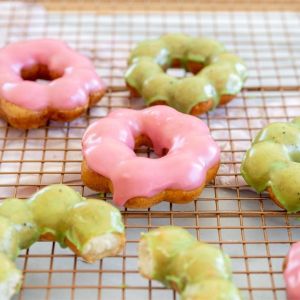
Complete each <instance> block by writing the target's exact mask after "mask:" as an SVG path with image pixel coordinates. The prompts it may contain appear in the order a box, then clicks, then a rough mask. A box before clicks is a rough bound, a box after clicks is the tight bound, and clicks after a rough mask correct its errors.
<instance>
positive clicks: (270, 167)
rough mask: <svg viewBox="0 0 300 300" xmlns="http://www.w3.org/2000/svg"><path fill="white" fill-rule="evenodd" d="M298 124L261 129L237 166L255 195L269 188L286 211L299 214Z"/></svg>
mask: <svg viewBox="0 0 300 300" xmlns="http://www.w3.org/2000/svg"><path fill="white" fill-rule="evenodd" d="M299 162H300V123H299V122H298V121H296V120H295V121H294V122H291V123H272V124H269V125H268V126H266V127H265V128H264V129H262V130H261V131H260V132H259V133H258V135H257V136H256V138H255V139H254V141H253V142H252V145H251V148H250V149H249V150H248V151H247V153H246V155H245V157H244V159H243V162H242V166H241V173H242V176H243V177H244V179H245V180H246V182H247V183H248V184H249V185H251V186H252V187H253V188H254V189H255V190H256V191H257V192H262V191H264V190H265V189H267V188H271V189H272V192H273V194H274V196H275V198H276V199H277V200H278V201H279V202H280V203H281V205H282V206H283V207H284V208H285V209H286V210H287V211H288V212H298V211H300V177H299V176H298V173H299V174H300V164H299Z"/></svg>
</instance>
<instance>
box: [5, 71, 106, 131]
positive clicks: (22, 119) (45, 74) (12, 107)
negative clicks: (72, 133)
mask: <svg viewBox="0 0 300 300" xmlns="http://www.w3.org/2000/svg"><path fill="white" fill-rule="evenodd" d="M21 76H22V78H23V79H24V80H36V79H46V80H54V79H56V78H58V77H60V74H57V73H54V72H50V71H48V68H47V67H46V66H44V65H33V66H31V67H30V68H26V69H22V71H21ZM104 94H105V90H101V91H95V92H92V93H91V94H90V95H89V101H88V103H87V104H86V105H84V106H80V107H76V108H74V109H70V110H59V109H50V108H47V109H44V110H41V111H34V110H30V109H27V108H24V107H21V106H19V105H16V104H14V103H11V102H9V101H7V100H6V99H4V98H0V117H1V118H3V119H5V120H6V121H7V122H8V123H9V124H10V125H11V126H13V127H15V128H20V129H31V128H39V127H41V126H44V125H45V124H46V123H47V121H48V120H54V121H62V122H68V121H72V120H74V119H76V118H77V117H79V116H80V115H81V114H82V113H84V112H85V111H86V110H87V109H88V108H89V107H91V106H93V105H95V104H96V103H97V102H98V101H99V100H100V99H101V98H102V97H103V95H104ZM37 101H39V99H37Z"/></svg>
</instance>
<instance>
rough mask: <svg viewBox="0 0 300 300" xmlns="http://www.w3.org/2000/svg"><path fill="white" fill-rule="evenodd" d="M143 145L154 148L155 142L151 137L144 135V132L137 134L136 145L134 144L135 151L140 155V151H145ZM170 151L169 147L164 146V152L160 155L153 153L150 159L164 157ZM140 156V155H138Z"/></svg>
mask: <svg viewBox="0 0 300 300" xmlns="http://www.w3.org/2000/svg"><path fill="white" fill-rule="evenodd" d="M143 147H147V148H153V143H152V141H151V139H150V138H149V137H148V136H146V135H144V134H141V135H139V136H137V137H136V138H135V145H134V150H135V153H136V154H137V155H138V154H139V153H144V151H143V149H141V148H143ZM168 152H169V149H167V148H163V149H162V153H161V155H160V156H158V155H156V153H153V154H154V155H152V156H151V157H149V158H150V159H156V158H160V157H163V156H165V155H167V154H168ZM138 156H139V155H138Z"/></svg>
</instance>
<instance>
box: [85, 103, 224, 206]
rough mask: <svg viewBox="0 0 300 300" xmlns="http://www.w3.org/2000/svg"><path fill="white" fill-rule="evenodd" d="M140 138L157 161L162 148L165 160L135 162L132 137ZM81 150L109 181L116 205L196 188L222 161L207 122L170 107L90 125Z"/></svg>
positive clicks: (125, 112) (121, 113) (116, 114)
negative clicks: (149, 143)
mask: <svg viewBox="0 0 300 300" xmlns="http://www.w3.org/2000/svg"><path fill="white" fill-rule="evenodd" d="M141 135H146V136H147V137H148V138H149V139H150V140H151V141H152V144H153V148H154V151H155V153H156V154H157V155H158V156H162V154H163V152H164V150H165V149H168V153H167V155H165V156H163V157H160V158H158V159H150V158H146V157H137V156H136V154H135V152H134V145H135V138H136V137H138V136H141ZM82 147H83V148H82V149H83V156H84V159H85V160H86V162H87V165H88V167H89V168H91V169H92V170H93V171H95V172H97V173H98V174H100V175H102V176H104V177H107V178H109V179H110V180H111V181H112V184H113V191H114V192H113V200H114V202H115V203H116V204H118V205H124V204H125V203H126V201H127V200H129V199H131V198H134V197H140V196H142V197H151V196H153V195H155V194H157V193H160V192H162V191H164V190H166V189H174V190H185V191H186V190H192V189H195V188H198V187H200V186H201V185H202V184H204V182H205V179H206V173H207V171H208V170H209V169H210V168H212V167H213V166H215V165H216V164H218V163H219V160H220V149H219V147H218V145H217V144H216V142H215V141H214V140H213V139H212V137H211V135H210V132H209V129H208V128H207V126H206V125H205V123H203V122H202V121H201V120H200V119H198V118H196V117H194V116H189V115H185V114H182V113H179V112H177V111H176V110H174V109H172V108H170V107H168V106H153V107H150V108H146V109H144V110H140V111H137V110H130V109H119V110H115V111H113V112H111V113H110V114H109V115H108V116H107V117H105V118H102V119H100V120H99V121H97V122H95V123H93V124H92V125H90V126H89V128H88V129H87V131H86V132H85V134H84V136H83V140H82ZM154 174H155V175H154Z"/></svg>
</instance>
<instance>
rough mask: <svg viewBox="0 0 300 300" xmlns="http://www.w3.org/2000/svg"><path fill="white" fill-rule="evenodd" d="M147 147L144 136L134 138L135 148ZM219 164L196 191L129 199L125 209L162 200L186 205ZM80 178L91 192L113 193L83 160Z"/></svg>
mask: <svg viewBox="0 0 300 300" xmlns="http://www.w3.org/2000/svg"><path fill="white" fill-rule="evenodd" d="M141 145H147V146H149V147H151V141H150V140H149V138H147V137H146V136H139V137H137V138H136V143H135V146H136V147H139V146H141ZM219 165H220V164H219V163H217V164H216V165H215V166H213V167H212V168H210V169H209V170H208V172H207V174H206V180H205V183H204V184H203V185H201V186H199V187H198V188H196V189H193V190H189V191H184V190H165V191H162V192H160V193H158V194H156V195H154V196H152V197H135V198H132V199H129V200H128V201H127V202H126V204H125V205H124V206H125V207H127V208H149V207H151V206H153V205H155V204H157V203H159V202H161V201H163V200H165V201H169V202H171V203H181V204H182V203H188V202H190V201H193V200H195V199H197V198H198V196H199V195H200V194H201V192H202V190H203V188H204V186H205V184H207V183H208V182H210V181H211V180H212V179H213V178H214V177H215V176H216V174H217V172H218V169H219ZM81 178H82V181H83V183H84V184H85V185H87V186H88V187H90V188H91V189H93V190H96V191H100V192H103V193H109V192H110V193H113V185H112V182H111V180H110V179H109V178H107V177H104V176H102V175H100V174H98V173H96V172H95V171H94V170H92V169H91V168H89V166H88V165H87V162H86V160H85V159H83V162H82V165H81Z"/></svg>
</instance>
